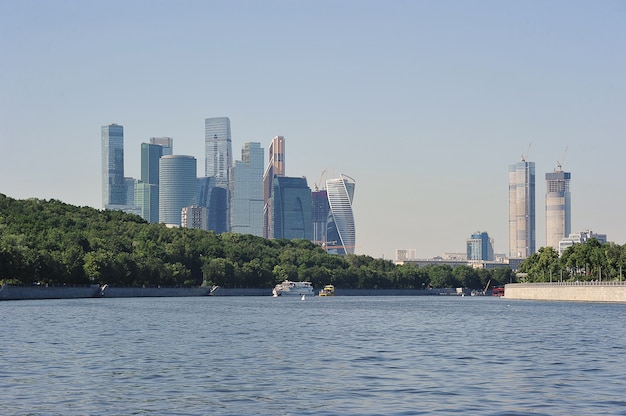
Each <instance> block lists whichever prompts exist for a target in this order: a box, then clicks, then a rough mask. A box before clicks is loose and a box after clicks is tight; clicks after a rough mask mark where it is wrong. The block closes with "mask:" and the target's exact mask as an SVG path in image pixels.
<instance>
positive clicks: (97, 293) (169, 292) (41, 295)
mask: <svg viewBox="0 0 626 416" xmlns="http://www.w3.org/2000/svg"><path fill="white" fill-rule="evenodd" d="M316 293H317V292H316ZM271 295H272V290H271V289H255V288H216V287H210V286H201V287H191V288H182V287H114V286H108V285H106V286H103V287H100V286H98V285H91V286H76V287H74V286H45V285H42V286H10V285H4V286H2V287H0V300H34V299H80V298H141V297H191V296H271ZM439 295H444V296H447V295H459V292H458V291H457V290H456V289H424V290H417V289H336V290H335V296H439Z"/></svg>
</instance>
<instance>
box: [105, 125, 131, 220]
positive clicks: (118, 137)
mask: <svg viewBox="0 0 626 416" xmlns="http://www.w3.org/2000/svg"><path fill="white" fill-rule="evenodd" d="M101 135H102V207H103V208H105V209H107V208H112V206H114V205H118V206H119V205H126V203H127V201H126V184H125V181H124V127H123V126H120V125H118V124H109V125H108V126H102V128H101ZM129 202H130V203H131V204H132V203H134V201H129Z"/></svg>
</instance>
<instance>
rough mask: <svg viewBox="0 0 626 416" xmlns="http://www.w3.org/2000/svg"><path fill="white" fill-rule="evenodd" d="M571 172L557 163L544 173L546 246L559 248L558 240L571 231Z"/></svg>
mask: <svg viewBox="0 0 626 416" xmlns="http://www.w3.org/2000/svg"><path fill="white" fill-rule="evenodd" d="M570 179H571V173H569V172H563V170H562V169H561V166H560V165H559V166H558V167H557V169H556V170H555V171H554V172H552V173H546V247H552V248H553V249H554V250H556V251H558V250H559V241H561V240H562V239H564V238H565V237H567V236H569V235H570V233H571V232H572V231H571V229H572V200H571V194H570V191H569V182H570Z"/></svg>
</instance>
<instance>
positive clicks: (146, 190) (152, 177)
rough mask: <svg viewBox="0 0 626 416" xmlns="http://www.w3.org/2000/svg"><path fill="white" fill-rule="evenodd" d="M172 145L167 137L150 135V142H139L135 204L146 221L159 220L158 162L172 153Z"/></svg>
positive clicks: (171, 141)
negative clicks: (139, 166) (138, 179)
mask: <svg viewBox="0 0 626 416" xmlns="http://www.w3.org/2000/svg"><path fill="white" fill-rule="evenodd" d="M172 145H173V140H172V139H171V138H169V137H158V138H155V137H151V138H150V143H142V144H141V180H140V181H139V182H138V183H137V185H136V196H135V204H136V205H138V206H139V207H141V216H142V218H143V219H144V220H146V221H148V222H159V162H160V159H161V157H162V156H167V155H171V154H172V150H173V149H172Z"/></svg>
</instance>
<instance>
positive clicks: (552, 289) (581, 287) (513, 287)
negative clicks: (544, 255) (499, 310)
mask: <svg viewBox="0 0 626 416" xmlns="http://www.w3.org/2000/svg"><path fill="white" fill-rule="evenodd" d="M504 297H505V298H506V299H525V300H556V301H578V302H620V303H626V282H605V283H603V282H558V283H511V284H507V285H506V286H505V287H504Z"/></svg>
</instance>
